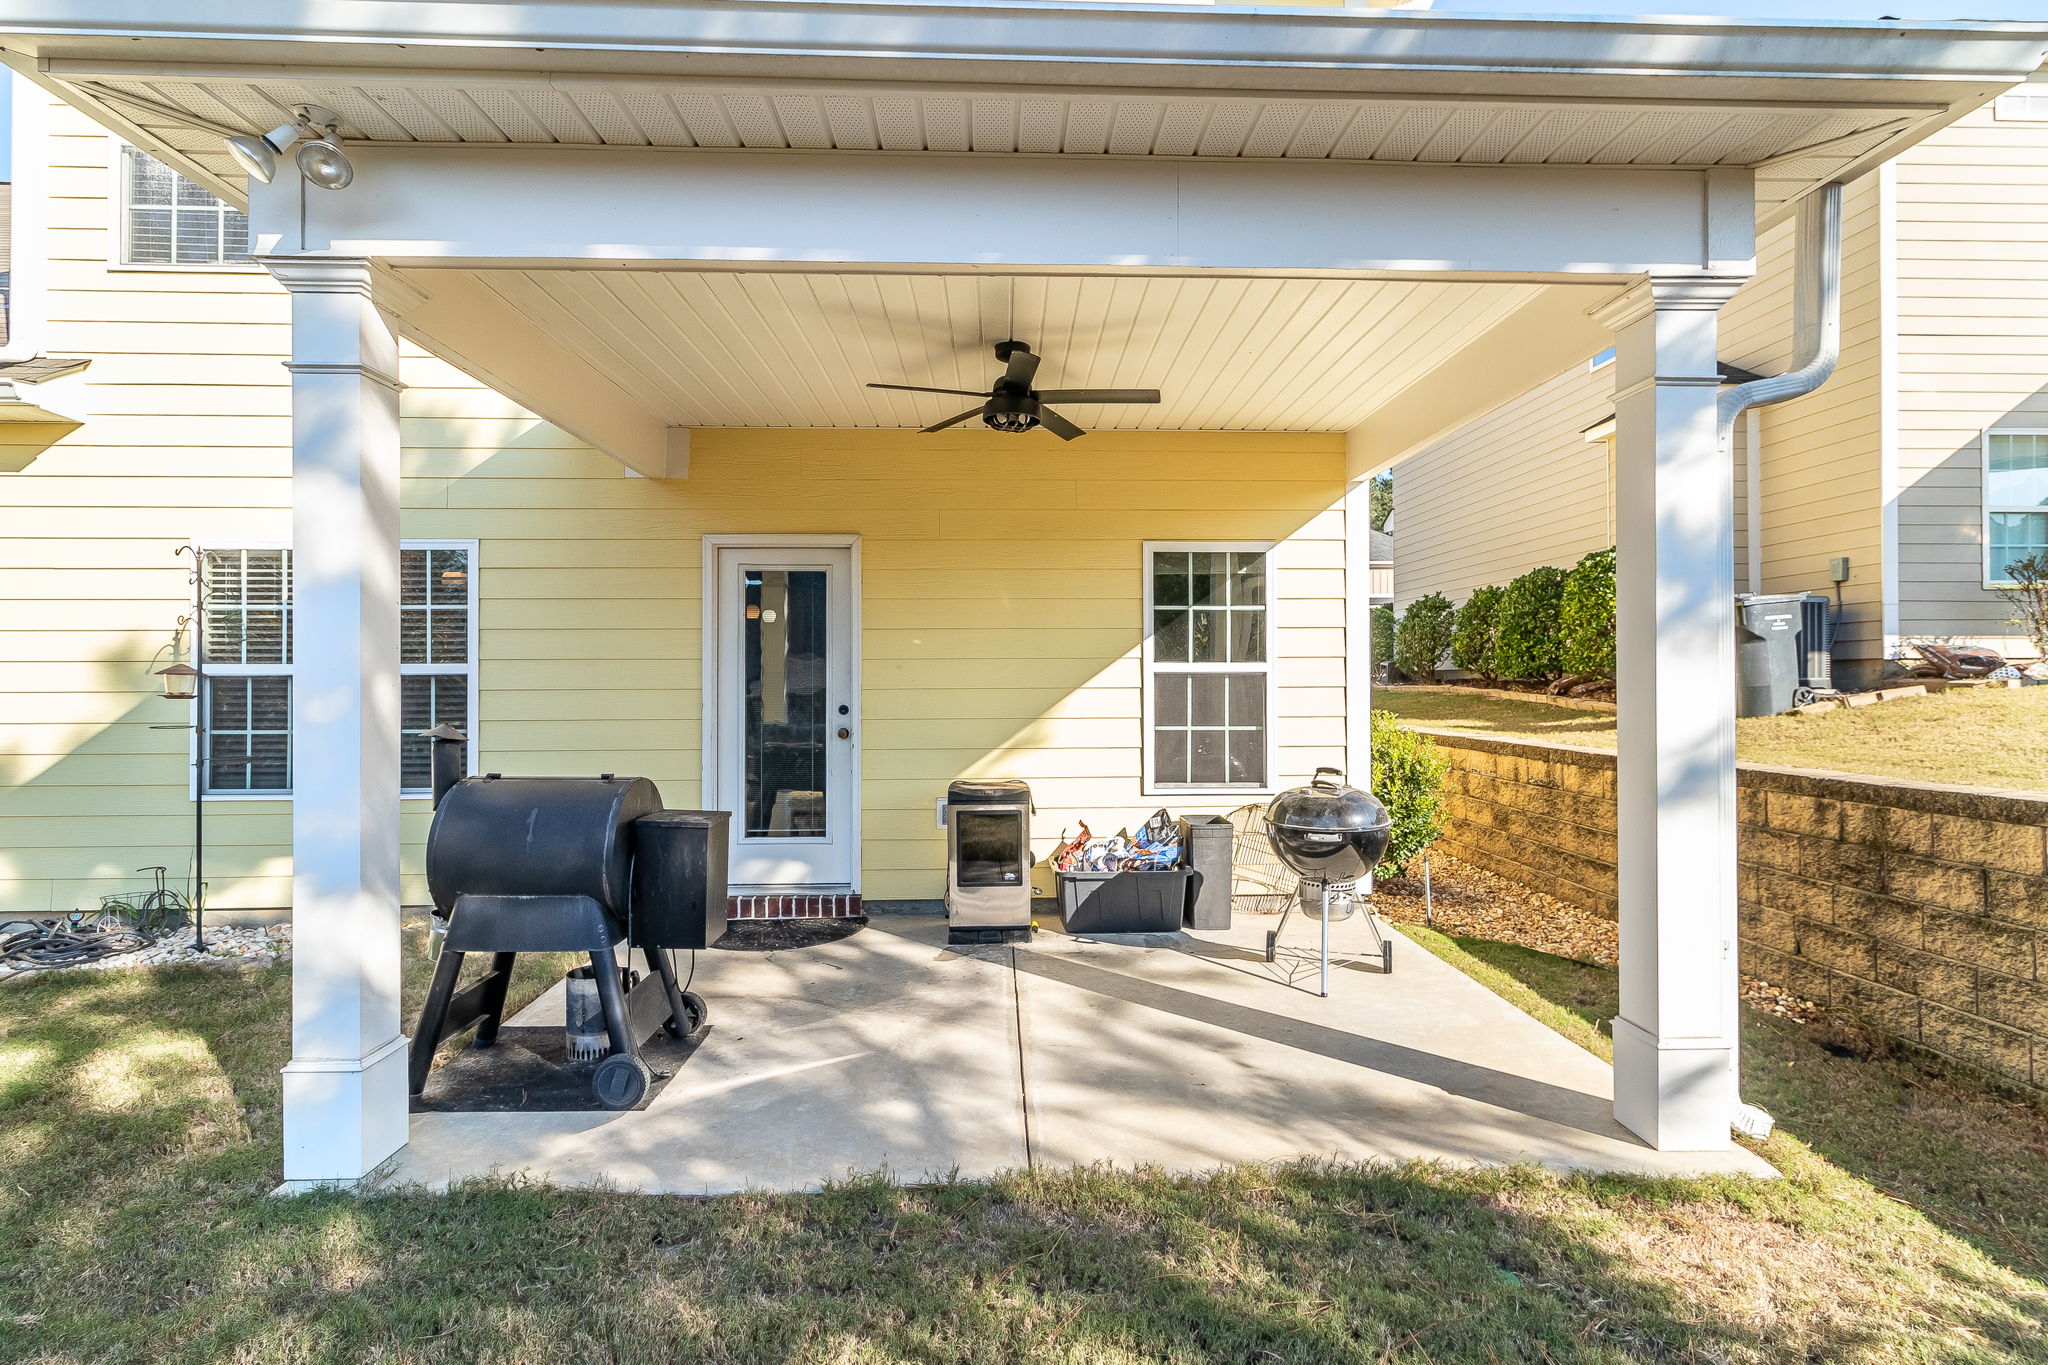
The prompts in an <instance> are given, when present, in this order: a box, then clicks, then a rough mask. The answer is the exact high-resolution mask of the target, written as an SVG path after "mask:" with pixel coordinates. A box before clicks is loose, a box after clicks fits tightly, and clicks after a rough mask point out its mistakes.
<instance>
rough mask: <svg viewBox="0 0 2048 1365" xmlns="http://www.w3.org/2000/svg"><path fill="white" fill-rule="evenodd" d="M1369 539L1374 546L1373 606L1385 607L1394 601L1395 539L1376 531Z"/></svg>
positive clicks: (1383, 532)
mask: <svg viewBox="0 0 2048 1365" xmlns="http://www.w3.org/2000/svg"><path fill="white" fill-rule="evenodd" d="M1367 539H1368V540H1369V541H1370V542H1371V544H1372V551H1371V553H1372V604H1373V605H1374V606H1376V607H1383V606H1386V605H1387V604H1389V603H1390V602H1392V601H1393V600H1394V537H1393V536H1391V535H1389V534H1388V533H1387V532H1385V531H1374V532H1372V533H1371V534H1370V535H1369V536H1368V537H1367Z"/></svg>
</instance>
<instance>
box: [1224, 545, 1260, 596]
mask: <svg viewBox="0 0 2048 1365" xmlns="http://www.w3.org/2000/svg"><path fill="white" fill-rule="evenodd" d="M1265 601H1266V557H1265V556H1264V555H1262V554H1256V553H1253V554H1233V555H1231V557H1230V604H1231V605H1232V606H1234V607H1257V606H1263V605H1265Z"/></svg>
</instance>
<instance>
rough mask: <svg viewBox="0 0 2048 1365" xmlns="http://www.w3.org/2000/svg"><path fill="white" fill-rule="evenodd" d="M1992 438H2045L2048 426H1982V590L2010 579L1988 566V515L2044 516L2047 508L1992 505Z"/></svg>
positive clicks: (1979, 446)
mask: <svg viewBox="0 0 2048 1365" xmlns="http://www.w3.org/2000/svg"><path fill="white" fill-rule="evenodd" d="M1994 436H2048V427H1986V428H1984V430H1983V431H1982V432H1981V433H1980V434H1979V436H1978V438H1977V477H1978V479H1979V480H1981V482H1979V483H1978V485H1977V488H1978V492H1979V494H1980V495H1981V496H1980V497H1979V503H1980V505H1981V506H1982V508H1983V513H1984V516H1983V520H1982V521H1981V522H1980V523H1979V524H1978V528H1977V530H1978V535H1979V536H1980V537H1981V539H1982V543H1983V547H1984V550H1983V554H1984V586H1985V587H1986V588H2009V587H2011V586H2012V580H2011V579H2010V578H1999V577H1996V573H1997V569H1996V568H1995V567H1994V566H1993V564H1992V563H1991V514H1992V513H1993V512H2029V513H2032V514H2034V515H2036V516H2048V507H2005V506H1994V505H1993V504H1992V501H1991V438H1992V437H1994Z"/></svg>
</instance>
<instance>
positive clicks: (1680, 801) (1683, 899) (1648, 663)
mask: <svg viewBox="0 0 2048 1365" xmlns="http://www.w3.org/2000/svg"><path fill="white" fill-rule="evenodd" d="M1742 283H1743V277H1740V276H1733V275H1721V274H1711V275H1686V276H1656V277H1652V278H1650V279H1647V280H1645V281H1644V282H1642V283H1640V284H1638V285H1636V286H1635V287H1634V288H1632V289H1630V290H1629V291H1627V292H1626V293H1625V294H1623V295H1621V296H1620V297H1618V298H1616V299H1614V300H1612V301H1610V302H1609V303H1607V304H1604V305H1602V306H1601V307H1600V308H1599V309H1597V310H1595V316H1597V317H1598V318H1599V320H1600V321H1602V322H1604V323H1606V324H1607V326H1608V327H1609V328H1610V329H1612V331H1613V332H1614V337H1615V364H1614V384H1615V405H1614V406H1615V512H1616V517H1615V521H1616V527H1615V538H1616V544H1617V554H1616V561H1617V563H1616V569H1617V585H1616V586H1617V602H1616V626H1617V630H1618V635H1619V660H1618V663H1619V667H1618V670H1617V671H1618V692H1619V699H1620V716H1619V722H1620V724H1619V736H1618V739H1619V746H1620V747H1619V752H1618V754H1617V760H1618V765H1617V766H1618V774H1617V775H1618V779H1619V783H1618V798H1619V801H1618V811H1617V819H1618V824H1619V838H1618V843H1619V852H1620V903H1621V1016H1620V1017H1619V1018H1618V1019H1616V1020H1615V1021H1614V1114H1615V1117H1616V1118H1617V1119H1619V1120H1620V1121H1621V1122H1622V1123H1623V1124H1624V1125H1625V1126H1627V1127H1628V1128H1629V1129H1630V1130H1632V1131H1633V1132H1635V1133H1636V1134H1637V1135H1638V1136H1640V1137H1642V1138H1643V1139H1644V1140H1645V1141H1646V1142H1648V1143H1649V1144H1650V1145H1651V1146H1653V1147H1656V1148H1658V1149H1659V1150H1661V1151H1714V1150H1719V1149H1723V1148H1726V1147H1727V1146H1728V1145H1729V1140H1730V1139H1729V1125H1730V1121H1731V1120H1732V1118H1733V1116H1734V1108H1735V1102H1736V1096H1735V1086H1734V1084H1733V1078H1732V1073H1731V1071H1730V1061H1731V1057H1732V1054H1733V1048H1734V1045H1735V1037H1734V1030H1735V1028H1736V1019H1737V1016H1736V1001H1735V994H1734V991H1733V990H1732V989H1731V988H1730V987H1731V983H1732V981H1733V980H1734V975H1733V972H1732V971H1731V970H1730V963H1731V962H1732V955H1733V954H1734V952H1735V930H1736V917H1735V831H1736V821H1735V685H1734V670H1735V645H1734V636H1735V621H1734V610H1735V607H1734V594H1735V537H1734V507H1733V490H1732V488H1731V486H1730V485H1731V481H1730V478H1729V474H1730V471H1729V469H1728V467H1727V465H1726V463H1725V462H1724V461H1723V459H1722V457H1721V453H1720V450H1719V443H1718V441H1717V438H1716V432H1715V417H1714V401H1715V394H1716V390H1717V387H1718V377H1717V374H1716V368H1715V360H1716V356H1715V333H1716V327H1715V318H1716V313H1717V312H1718V310H1719V309H1720V307H1721V305H1722V304H1723V303H1725V302H1726V301H1727V300H1728V297H1729V296H1730V295H1731V294H1733V293H1734V292H1735V290H1736V289H1737V288H1738V287H1739V286H1740V285H1741V284H1742Z"/></svg>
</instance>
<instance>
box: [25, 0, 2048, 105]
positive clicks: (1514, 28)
mask: <svg viewBox="0 0 2048 1365" xmlns="http://www.w3.org/2000/svg"><path fill="white" fill-rule="evenodd" d="M460 9H461V16H460V17H461V24H460V31H459V33H451V32H450V27H451V26H450V24H449V22H448V15H449V12H450V11H449V7H446V6H437V5H420V4H407V3H395V2H394V0H325V3H323V4H321V5H320V6H318V7H317V10H316V11H312V13H315V14H317V19H315V18H310V17H308V18H297V19H295V18H294V16H298V15H306V14H308V13H309V12H308V11H305V10H300V9H294V8H292V7H283V6H279V5H277V4H275V3H274V0H210V3H208V4H206V5H204V6H197V5H189V4H188V5H178V6H170V7H167V6H165V5H164V4H162V3H161V0H0V34H7V35H17V36H18V38H19V39H20V41H18V42H13V43H10V46H15V47H19V48H20V49H21V50H24V51H29V52H31V53H33V54H35V55H36V56H38V57H40V58H45V59H49V60H53V61H54V60H61V59H70V60H78V61H85V62H88V63H89V62H91V61H93V60H95V59H98V60H118V61H129V62H133V61H139V60H140V61H147V60H154V59H156V58H159V57H179V58H183V59H186V60H191V61H201V62H219V61H221V60H222V58H223V43H224V41H225V42H227V43H231V44H232V47H233V49H234V51H235V54H236V55H235V57H234V60H236V61H249V60H252V59H253V60H259V61H260V60H265V59H268V60H271V61H275V62H278V63H281V64H283V65H286V66H291V67H299V66H303V65H306V64H307V59H308V58H309V57H310V58H312V59H313V60H314V61H316V62H319V63H321V64H333V63H338V64H350V63H353V62H356V61H360V60H361V59H362V58H363V57H365V56H368V55H371V54H373V53H374V54H375V57H376V63H375V64H376V65H377V66H378V67H380V68H388V67H391V66H394V65H395V66H401V67H402V66H428V65H432V64H434V63H436V62H452V63H453V64H456V65H463V66H491V67H506V66H511V67H518V68H527V69H531V68H533V67H536V66H542V67H546V68H549V69H553V70H560V71H570V70H584V71H589V70H604V69H613V70H637V71H639V72H641V73H643V74H649V73H656V72H660V71H663V70H670V69H674V67H675V65H676V61H675V59H677V58H688V59H690V65H691V67H692V68H693V69H696V70H699V71H702V70H705V69H706V61H707V59H708V60H709V61H712V62H717V63H720V64H722V65H726V66H727V68H728V69H730V70H740V69H743V68H753V69H756V70H759V69H762V68H769V67H775V66H778V65H779V66H783V67H785V68H786V69H787V70H788V72H789V74H796V75H824V74H837V75H841V76H843V75H846V74H847V71H846V64H847V63H848V62H849V61H858V62H859V63H860V64H861V66H862V67H863V68H864V69H863V70H862V72H861V74H862V75H863V76H865V77H868V78H878V77H879V78H887V77H888V75H889V74H890V72H891V70H894V71H897V72H901V73H903V74H906V75H912V76H913V77H914V78H930V77H931V76H932V75H934V74H935V73H934V72H933V70H932V69H931V68H933V67H950V68H954V69H955V70H956V73H958V72H962V71H965V70H968V69H975V70H976V75H975V76H974V77H973V78H976V79H979V78H981V77H982V76H983V75H987V76H988V77H990V78H993V79H1009V80H1016V79H1020V78H1027V77H1021V76H1020V75H1019V73H1020V71H1022V70H1025V69H1029V68H1032V67H1040V68H1042V67H1044V66H1045V65H1047V64H1053V63H1056V64H1058V65H1059V66H1060V67H1061V68H1062V70H1061V72H1060V76H1059V79H1060V80H1061V81H1062V82H1063V83H1067V84H1077V83H1078V84H1092V83H1097V82H1099V81H1104V80H1112V81H1114V80H1131V79H1133V75H1134V70H1136V71H1149V72H1151V73H1152V74H1151V75H1150V76H1146V77H1143V78H1142V79H1141V80H1140V83H1142V84H1146V85H1171V84H1187V85H1193V86H1201V87H1204V88H1209V89H1220V88H1234V87H1255V88H1261V89H1289V90H1291V89H1317V88H1325V89H1351V90H1359V89H1369V90H1373V91H1376V92H1381V93H1397V92H1400V91H1404V90H1407V91H1428V92H1431V93H1435V94H1439V95H1466V94H1477V93H1482V92H1483V91H1485V90H1488V89H1491V90H1493V91H1494V92H1495V93H1507V94H1523V95H1526V94H1530V93H1532V92H1536V91H1540V90H1551V91H1555V92H1559V93H1562V92H1564V91H1565V90H1566V89H1567V88H1570V87H1576V88H1577V89H1578V91H1579V92H1580V93H1583V94H1586V95H1591V96H1600V97H1606V98H1623V99H1630V98H1649V99H1652V100H1656V101H1660V102H1661V101H1662V100H1664V99H1667V98H1673V97H1678V98H1684V97H1687V96H1688V95H1697V94H1699V93H1702V92H1701V91H1699V90H1695V89H1693V88H1692V87H1693V84H1694V82H1693V80H1692V79H1688V78H1699V79H1701V80H1703V81H1706V82H1708V83H1710V84H1711V85H1713V86H1714V87H1715V88H1714V90H1713V95H1714V96H1715V97H1719V98H1731V97H1732V98H1758V97H1767V96H1766V95H1765V91H1766V90H1770V91H1772V93H1774V94H1778V95H1780V96H1781V97H1792V94H1791V92H1792V90H1793V89H1795V88H1797V89H1802V90H1805V91H1807V92H1809V93H1807V94H1806V95H1805V96H1804V98H1807V99H1811V100H1814V101H1816V102H1822V103H1829V102H1834V101H1836V100H1856V99H1869V98H1885V97H1890V98H1896V97H1897V95H1896V92H1897V91H1898V90H1899V89H1900V87H1901V85H1912V84H1915V83H1933V84H1947V85H1955V86H1977V85H1989V86H1994V87H1996V89H1991V90H1988V91H1986V92H1985V93H1984V95H1983V99H1989V98H1990V97H1991V96H1992V95H1993V94H1996V93H1997V92H1998V90H2001V89H2003V88H2005V87H2007V86H2010V85H2012V84H2014V83H2016V82H2018V81H2020V80H2023V79H2025V78H2026V76H2027V75H2028V74H2030V73H2031V72H2033V71H2034V70H2036V69H2038V68H2039V67H2040V66H2041V65H2042V63H2043V60H2044V59H2048V27H2041V26H2035V25H2027V24H2012V23H1898V22H1892V23H1868V22H1854V21H1850V22H1822V21H1804V20H1802V21H1756V20H1736V19H1714V18H1654V19H1652V18H1612V19H1609V18H1591V17H1582V16H1567V17H1543V16H1530V15H1478V14H1453V13H1439V12H1433V11H1413V10H1407V11H1386V10H1377V11H1368V10H1349V9H1302V8H1291V7H1281V8H1260V7H1239V6H1211V5H1202V6H1192V5H1154V4H1139V5H1114V4H1094V3H1090V4H1079V5H1077V4H1073V3H1071V2H1070V0H1043V2H1037V0H1011V3H1006V4H974V3H918V0H893V2H892V3H886V4H884V3H874V2H873V0H694V2H688V0H686V2H684V3H673V4H662V5H658V6H657V5H646V4H637V3H635V4H627V3H610V4H601V3H599V4H586V3H546V0H541V2H540V3H510V2H504V3H465V4H463V5H462V6H461V7H460ZM167 11H168V12H167ZM881 35H886V36H885V37H884V36H881ZM136 40H143V41H145V42H148V43H149V44H150V46H149V47H148V48H147V49H142V50H138V49H137V47H136V46H135V41H136ZM312 45H317V47H318V50H317V52H315V51H313V50H311V46H312ZM380 49H382V51H379V50H380ZM394 49H395V50H394ZM536 57H541V58H544V60H542V61H538V62H537V61H536V60H535V58H536ZM826 64H829V65H830V66H831V68H832V70H830V71H827V70H825V69H824V67H825V65H826ZM1097 67H1107V68H1125V69H1124V70H1121V71H1117V70H1111V71H1107V72H1104V71H1091V70H1089V68H1097ZM1005 71H1007V72H1008V75H1007V76H1005V75H1002V74H1000V73H1003V72H1005ZM1674 82H1676V83H1677V85H1678V86H1680V87H1683V88H1684V91H1685V93H1683V94H1675V90H1674ZM1738 85H1739V86H1742V87H1747V89H1746V90H1742V91H1740V92H1739V91H1738V89H1737V88H1736V87H1737V86H1738ZM1866 86H1867V87H1868V90H1867V91H1865V92H1864V93H1856V92H1857V91H1858V90H1861V89H1863V88H1864V87H1866ZM1878 90H1883V91H1885V92H1887V94H1886V95H1883V96H1880V95H1876V94H1875V93H1874V92H1876V91H1878ZM1824 91H1827V92H1830V93H1825V94H1824V93H1822V92H1824ZM1937 100H1938V102H1941V103H1948V102H1950V101H1949V100H1948V99H1947V98H1945V97H1937ZM1980 102H1981V101H1980Z"/></svg>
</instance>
